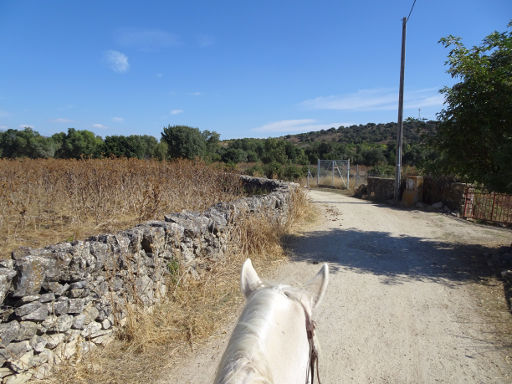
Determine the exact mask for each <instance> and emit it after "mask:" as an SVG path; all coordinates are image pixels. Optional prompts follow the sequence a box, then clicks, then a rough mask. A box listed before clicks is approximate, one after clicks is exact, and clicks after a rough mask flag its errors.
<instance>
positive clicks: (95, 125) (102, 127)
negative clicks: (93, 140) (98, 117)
mask: <svg viewBox="0 0 512 384" xmlns="http://www.w3.org/2000/svg"><path fill="white" fill-rule="evenodd" d="M92 127H93V128H98V129H106V128H108V127H107V126H106V125H103V124H100V123H96V124H93V125H92Z"/></svg>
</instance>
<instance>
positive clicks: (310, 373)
mask: <svg viewBox="0 0 512 384" xmlns="http://www.w3.org/2000/svg"><path fill="white" fill-rule="evenodd" d="M283 293H284V294H285V295H286V296H287V297H288V298H289V299H292V300H295V301H296V302H297V303H299V304H300V305H301V307H302V309H303V311H304V317H305V318H306V334H307V336H308V343H309V363H308V367H307V370H306V383H305V384H314V382H315V368H316V378H317V381H318V384H322V383H321V381H320V376H319V373H318V348H317V345H315V329H316V323H315V321H314V320H313V319H312V318H311V316H310V314H309V311H308V310H307V308H306V306H305V305H304V303H303V302H302V301H301V300H300V299H299V298H297V297H296V296H294V295H290V294H289V293H288V292H283ZM310 377H311V381H309V378H310Z"/></svg>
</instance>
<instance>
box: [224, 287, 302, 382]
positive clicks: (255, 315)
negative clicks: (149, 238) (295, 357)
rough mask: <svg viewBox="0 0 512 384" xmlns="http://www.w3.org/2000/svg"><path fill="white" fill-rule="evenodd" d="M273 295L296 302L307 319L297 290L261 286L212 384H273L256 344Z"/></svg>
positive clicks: (230, 343)
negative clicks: (282, 296)
mask: <svg viewBox="0 0 512 384" xmlns="http://www.w3.org/2000/svg"><path fill="white" fill-rule="evenodd" d="M276 294H282V295H284V296H286V297H288V298H289V299H291V300H293V301H296V302H298V303H299V304H300V305H301V306H302V307H303V308H304V311H305V312H306V315H307V316H311V305H310V304H309V303H308V301H307V300H306V297H307V294H306V293H305V291H304V290H302V289H300V288H294V287H291V286H288V285H282V284H276V285H273V284H268V283H265V284H261V285H260V287H258V289H257V290H256V291H254V292H253V293H252V294H251V296H250V297H249V298H248V300H247V305H246V307H245V308H244V310H243V312H242V314H241V315H240V319H239V321H238V324H237V325H236V327H235V329H234V330H233V333H232V335H231V339H230V341H229V344H228V347H227V349H226V351H225V352H224V355H223V356H222V361H221V364H220V366H219V371H218V372H217V379H216V381H215V384H234V383H236V384H243V383H251V384H253V383H254V384H273V383H274V381H273V378H272V373H271V370H270V367H269V366H268V361H267V359H265V355H264V353H263V351H262V350H261V346H260V342H259V341H260V340H261V338H262V336H263V335H264V332H265V330H266V327H268V317H269V316H271V315H272V306H273V305H275V298H276Z"/></svg>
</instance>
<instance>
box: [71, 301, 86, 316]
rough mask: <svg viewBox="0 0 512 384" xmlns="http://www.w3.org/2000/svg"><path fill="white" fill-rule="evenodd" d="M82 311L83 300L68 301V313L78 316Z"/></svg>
mask: <svg viewBox="0 0 512 384" xmlns="http://www.w3.org/2000/svg"><path fill="white" fill-rule="evenodd" d="M83 310H84V299H70V300H69V308H68V313H71V314H78V313H82V311H83Z"/></svg>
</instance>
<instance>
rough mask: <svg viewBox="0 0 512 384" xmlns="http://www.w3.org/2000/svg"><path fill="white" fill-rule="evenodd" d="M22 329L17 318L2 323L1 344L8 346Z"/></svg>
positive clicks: (0, 329) (0, 331)
mask: <svg viewBox="0 0 512 384" xmlns="http://www.w3.org/2000/svg"><path fill="white" fill-rule="evenodd" d="M19 331H20V324H19V323H18V322H17V321H16V320H12V321H10V322H8V323H2V324H0V346H4V347H5V346H7V345H8V344H9V343H10V342H11V341H13V340H14V339H16V337H17V336H18V332H19Z"/></svg>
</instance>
